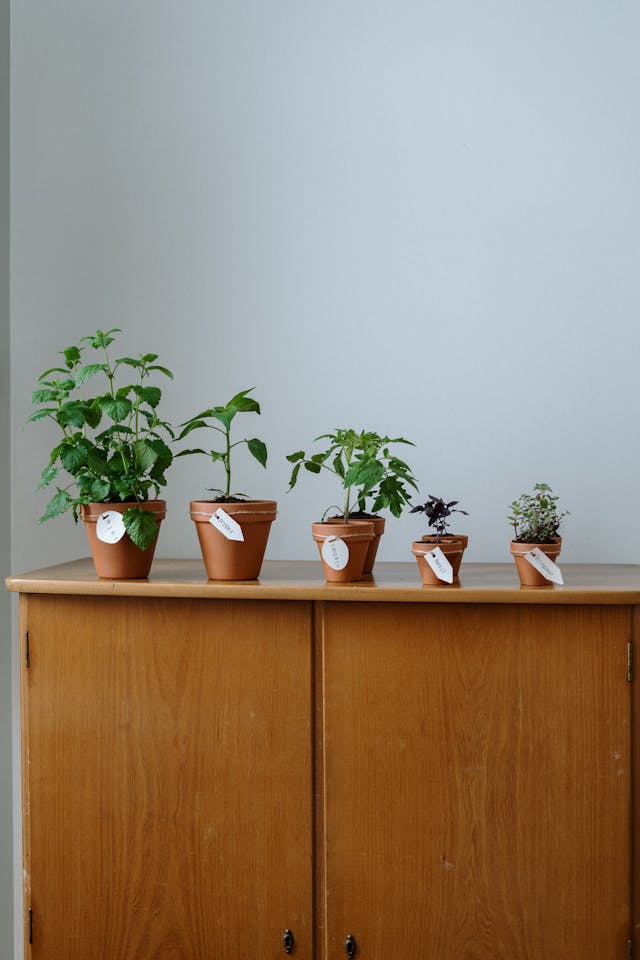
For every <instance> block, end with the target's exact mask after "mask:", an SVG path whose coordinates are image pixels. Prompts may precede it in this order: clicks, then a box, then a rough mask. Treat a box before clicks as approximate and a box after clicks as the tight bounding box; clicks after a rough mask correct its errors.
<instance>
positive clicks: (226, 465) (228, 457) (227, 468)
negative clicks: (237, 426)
mask: <svg viewBox="0 0 640 960" xmlns="http://www.w3.org/2000/svg"><path fill="white" fill-rule="evenodd" d="M225 439H226V443H227V452H226V453H225V455H224V469H225V472H226V474H227V489H226V490H225V493H224V495H225V497H226V498H227V499H228V498H229V496H230V493H229V491H230V490H231V430H230V429H227V430H226V435H225Z"/></svg>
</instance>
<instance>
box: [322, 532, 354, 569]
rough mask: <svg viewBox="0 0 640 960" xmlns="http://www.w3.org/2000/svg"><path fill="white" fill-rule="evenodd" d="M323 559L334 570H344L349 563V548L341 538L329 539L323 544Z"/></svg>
mask: <svg viewBox="0 0 640 960" xmlns="http://www.w3.org/2000/svg"><path fill="white" fill-rule="evenodd" d="M322 559H323V560H324V562H325V563H326V564H328V565H329V566H330V567H331V568H332V569H333V570H344V568H345V567H346V565H347V564H348V563H349V547H348V546H347V544H346V543H345V542H344V540H341V539H340V537H329V538H328V539H327V540H325V542H324V543H323V544H322Z"/></svg>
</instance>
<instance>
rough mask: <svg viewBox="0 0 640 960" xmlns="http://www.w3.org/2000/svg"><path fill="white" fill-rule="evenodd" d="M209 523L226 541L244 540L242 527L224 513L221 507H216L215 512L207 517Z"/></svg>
mask: <svg viewBox="0 0 640 960" xmlns="http://www.w3.org/2000/svg"><path fill="white" fill-rule="evenodd" d="M209 523H210V524H211V526H212V527H215V528H216V530H219V531H220V533H221V534H222V535H223V536H224V537H226V538H227V540H244V534H243V532H242V527H241V526H240V524H239V523H238V522H237V521H236V520H234V519H233V517H230V516H229V514H228V513H225V511H224V510H223V509H222V507H218V509H217V510H216V512H215V513H213V514H212V515H211V516H210V517H209Z"/></svg>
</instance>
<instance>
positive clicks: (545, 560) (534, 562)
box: [525, 547, 564, 584]
mask: <svg viewBox="0 0 640 960" xmlns="http://www.w3.org/2000/svg"><path fill="white" fill-rule="evenodd" d="M525 557H526V558H527V560H528V561H529V563H530V564H531V566H532V567H535V568H536V570H537V571H538V573H541V574H542V576H543V577H545V579H547V580H551V581H552V583H562V584H564V580H563V579H562V573H561V571H560V567H558V566H556V564H555V563H554V562H553V560H549V557H548V556H547V555H546V553H543V552H542V550H541V549H540V547H534V548H533V550H529V551H528V552H527V553H525Z"/></svg>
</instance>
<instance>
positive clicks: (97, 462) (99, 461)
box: [87, 445, 108, 477]
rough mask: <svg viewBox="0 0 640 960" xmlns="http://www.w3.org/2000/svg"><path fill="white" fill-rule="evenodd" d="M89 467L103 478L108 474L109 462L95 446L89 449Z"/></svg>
mask: <svg viewBox="0 0 640 960" xmlns="http://www.w3.org/2000/svg"><path fill="white" fill-rule="evenodd" d="M87 467H88V468H89V470H90V471H91V472H92V473H97V474H98V475H99V476H101V477H103V476H105V475H106V474H107V473H108V469H107V461H106V460H105V458H104V457H103V456H102V454H101V453H100V452H99V451H98V450H96V448H95V447H94V446H93V445H92V446H90V447H89V448H88V449H87Z"/></svg>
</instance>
